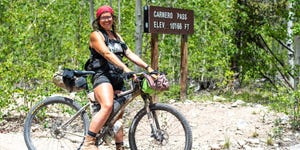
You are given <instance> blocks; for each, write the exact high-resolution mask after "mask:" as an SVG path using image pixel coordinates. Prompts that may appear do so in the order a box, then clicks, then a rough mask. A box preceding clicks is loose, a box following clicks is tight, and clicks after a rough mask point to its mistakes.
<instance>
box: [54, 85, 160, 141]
mask: <svg viewBox="0 0 300 150" xmlns="http://www.w3.org/2000/svg"><path fill="white" fill-rule="evenodd" d="M139 84H140V82H135V81H131V84H130V87H131V88H130V89H129V90H126V91H124V92H121V93H119V94H116V98H118V97H125V98H126V99H125V101H124V103H123V104H121V107H120V109H119V110H118V111H117V112H116V113H115V114H114V115H112V116H110V117H109V118H108V119H107V121H106V123H105V124H104V126H103V128H102V130H101V132H100V133H99V138H100V139H101V138H103V137H104V136H105V135H106V134H108V133H109V134H110V132H109V130H110V129H111V128H112V127H113V125H114V123H115V122H116V121H117V120H118V119H119V116H120V115H121V114H122V113H123V112H124V110H125V108H126V107H127V106H128V105H129V104H130V103H131V102H132V101H133V100H134V99H135V98H136V97H137V96H139V95H141V97H142V99H143V101H144V108H145V109H146V111H147V114H148V119H149V123H150V125H151V129H152V131H153V133H155V131H156V126H155V125H154V123H156V122H155V119H153V114H151V113H149V112H150V109H149V106H150V104H153V101H152V98H151V96H150V95H149V94H146V93H143V92H142V91H141V86H140V85H139ZM85 93H86V95H88V93H90V90H89V88H88V86H87V87H86V89H85ZM87 97H88V96H87ZM88 99H89V102H88V103H87V104H85V105H84V106H83V107H82V108H81V109H80V110H79V111H77V112H76V114H74V115H73V116H72V117H71V118H70V119H68V120H67V121H66V122H64V123H63V124H62V125H61V127H60V129H65V128H66V127H68V125H69V124H70V123H71V122H72V121H73V120H75V119H76V118H77V117H78V116H79V115H80V114H82V112H84V111H86V110H87V109H88V108H89V106H90V105H91V104H92V103H97V102H93V101H92V100H91V98H90V97H88ZM147 100H149V101H147ZM90 113H91V114H92V110H91V112H90ZM156 125H157V123H156Z"/></svg>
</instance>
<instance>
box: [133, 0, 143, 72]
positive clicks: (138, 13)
mask: <svg viewBox="0 0 300 150" xmlns="http://www.w3.org/2000/svg"><path fill="white" fill-rule="evenodd" d="M135 20H136V22H135V24H136V27H135V53H136V54H137V55H138V56H139V57H141V58H142V44H143V16H142V0H136V3H135ZM139 70H140V68H138V67H137V66H135V71H137V72H138V71H139Z"/></svg>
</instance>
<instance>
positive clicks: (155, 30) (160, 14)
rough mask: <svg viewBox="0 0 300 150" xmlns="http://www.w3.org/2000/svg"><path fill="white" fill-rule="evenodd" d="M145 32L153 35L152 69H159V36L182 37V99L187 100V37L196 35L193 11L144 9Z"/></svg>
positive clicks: (164, 8) (161, 8)
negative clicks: (173, 35) (172, 35)
mask: <svg viewBox="0 0 300 150" xmlns="http://www.w3.org/2000/svg"><path fill="white" fill-rule="evenodd" d="M144 32H146V33H151V67H152V68H154V69H158V34H159V33H161V34H179V35H181V47H180V51H181V64H180V99H181V100H185V99H186V93H187V92H186V91H187V90H186V81H187V72H188V64H187V59H188V58H187V56H188V52H187V37H188V34H193V33H194V12H193V11H192V10H185V9H177V8H167V7H158V6H145V7H144Z"/></svg>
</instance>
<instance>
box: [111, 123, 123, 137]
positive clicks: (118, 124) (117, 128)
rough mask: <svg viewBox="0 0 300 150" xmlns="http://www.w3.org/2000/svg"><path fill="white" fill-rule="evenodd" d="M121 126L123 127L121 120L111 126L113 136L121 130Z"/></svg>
mask: <svg viewBox="0 0 300 150" xmlns="http://www.w3.org/2000/svg"><path fill="white" fill-rule="evenodd" d="M122 125H123V122H122V120H118V121H116V123H115V124H114V126H113V131H114V134H115V135H116V134H117V133H118V132H119V130H120V129H121V127H122Z"/></svg>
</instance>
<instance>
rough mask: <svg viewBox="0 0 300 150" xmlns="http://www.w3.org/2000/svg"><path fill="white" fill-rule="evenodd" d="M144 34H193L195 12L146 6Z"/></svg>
mask: <svg viewBox="0 0 300 150" xmlns="http://www.w3.org/2000/svg"><path fill="white" fill-rule="evenodd" d="M144 32H147V33H166V34H193V33H194V11H192V10H185V9H177V8H166V7H158V6H145V7H144Z"/></svg>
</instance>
